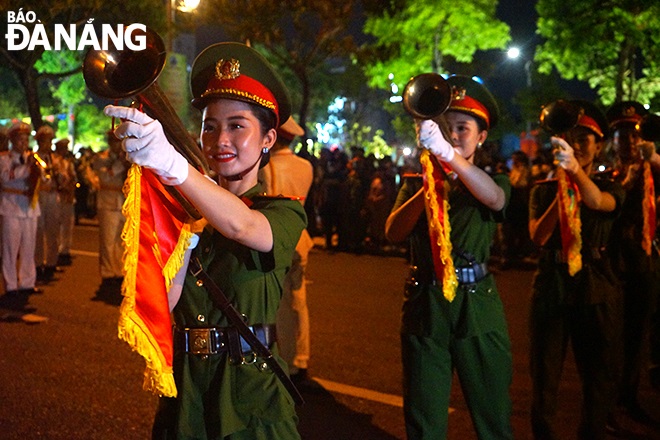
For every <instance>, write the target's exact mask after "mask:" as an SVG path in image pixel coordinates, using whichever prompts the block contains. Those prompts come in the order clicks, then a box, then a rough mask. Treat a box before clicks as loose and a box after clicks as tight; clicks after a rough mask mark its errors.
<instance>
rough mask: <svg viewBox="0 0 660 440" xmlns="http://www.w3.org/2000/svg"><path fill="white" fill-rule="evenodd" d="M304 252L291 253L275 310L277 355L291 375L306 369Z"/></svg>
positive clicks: (307, 359)
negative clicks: (285, 364)
mask: <svg viewBox="0 0 660 440" xmlns="http://www.w3.org/2000/svg"><path fill="white" fill-rule="evenodd" d="M306 254H307V252H305V256H302V255H301V254H300V253H298V252H297V251H296V252H294V255H293V262H292V264H291V269H290V270H289V272H288V273H287V275H286V278H285V279H284V288H283V292H282V301H281V302H280V308H279V309H278V310H277V345H278V347H279V352H280V356H282V359H284V360H285V361H286V363H287V364H288V365H289V370H290V372H291V374H295V373H296V372H297V371H298V369H299V368H307V364H308V362H309V351H310V350H309V348H310V342H309V309H308V307H307V287H306V286H305V268H306V267H307V255H306Z"/></svg>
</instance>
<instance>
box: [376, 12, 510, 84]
mask: <svg viewBox="0 0 660 440" xmlns="http://www.w3.org/2000/svg"><path fill="white" fill-rule="evenodd" d="M496 6H497V0H465V1H461V2H456V1H454V0H405V1H404V0H398V1H394V2H392V3H391V6H390V8H389V9H386V10H385V11H383V12H382V13H381V14H373V13H372V14H370V16H369V18H368V19H367V21H366V23H365V26H364V32H365V34H368V35H372V36H374V37H375V39H376V42H375V43H374V44H373V45H372V46H371V49H370V51H371V54H370V58H371V60H367V65H366V67H365V71H366V74H367V77H368V78H369V84H370V85H371V86H373V87H379V88H383V89H390V88H391V87H392V84H394V85H396V88H397V89H398V90H402V89H403V87H404V86H405V84H406V83H407V82H408V80H409V79H410V78H411V77H412V76H414V75H417V74H419V73H424V72H436V73H450V72H449V71H448V69H447V66H448V65H449V63H452V62H454V61H455V62H459V63H469V62H471V61H472V59H473V56H474V53H475V52H476V51H477V50H487V49H495V48H503V47H504V46H505V45H506V43H507V42H508V41H509V39H510V37H509V26H508V25H507V24H505V23H503V22H501V21H499V20H498V19H497V18H496V17H495V8H496ZM390 74H393V75H394V76H393V77H391V76H390Z"/></svg>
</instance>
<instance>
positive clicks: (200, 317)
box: [197, 315, 206, 322]
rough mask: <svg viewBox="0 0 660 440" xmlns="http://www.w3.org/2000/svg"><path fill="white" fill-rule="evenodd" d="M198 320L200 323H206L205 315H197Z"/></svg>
mask: <svg viewBox="0 0 660 440" xmlns="http://www.w3.org/2000/svg"><path fill="white" fill-rule="evenodd" d="M197 320H198V321H199V322H204V321H206V317H205V316H204V315H197Z"/></svg>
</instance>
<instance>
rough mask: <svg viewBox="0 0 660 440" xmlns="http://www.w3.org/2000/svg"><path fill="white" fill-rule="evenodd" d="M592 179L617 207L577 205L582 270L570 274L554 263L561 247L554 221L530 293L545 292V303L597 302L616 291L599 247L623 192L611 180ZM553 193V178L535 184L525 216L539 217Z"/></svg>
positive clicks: (605, 242)
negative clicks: (610, 197) (578, 208)
mask: <svg viewBox="0 0 660 440" xmlns="http://www.w3.org/2000/svg"><path fill="white" fill-rule="evenodd" d="M593 181H594V183H595V184H596V185H597V186H598V187H599V188H600V190H601V191H605V192H608V193H610V194H612V196H613V197H614V199H615V200H616V206H617V207H616V209H615V210H614V211H612V212H602V211H594V210H592V209H589V208H587V207H586V206H584V204H582V205H581V207H580V220H581V222H582V230H581V236H582V252H581V253H582V270H580V271H579V272H578V273H576V274H575V276H573V277H571V276H570V275H568V265H567V264H565V263H561V262H559V263H558V262H557V259H556V255H557V252H560V250H561V248H562V246H561V233H560V228H559V223H557V226H556V227H555V230H554V231H553V233H552V236H551V237H550V238H549V239H548V242H547V243H546V244H545V246H543V249H542V250H541V257H540V258H539V266H538V270H537V272H536V274H535V277H534V294H535V295H545V301H549V304H598V303H602V302H604V301H605V300H606V299H607V298H610V297H612V295H617V293H618V280H617V279H616V277H615V276H614V273H613V271H612V268H611V265H610V259H609V258H608V252H607V251H604V250H603V249H605V248H606V247H607V245H608V242H609V240H610V233H611V231H612V226H613V224H614V221H615V220H616V219H617V217H618V216H619V214H620V212H621V206H622V204H623V201H624V198H625V193H624V191H623V188H622V187H621V185H620V184H618V183H617V182H614V181H612V180H609V179H598V178H594V179H593ZM556 196H557V182H556V181H550V182H546V183H541V184H537V185H535V186H534V187H533V188H532V192H531V195H530V201H529V218H530V219H538V218H540V217H541V216H542V215H543V213H544V212H545V211H546V210H547V209H548V207H549V206H550V204H551V203H552V201H553V200H554V198H555V197H556Z"/></svg>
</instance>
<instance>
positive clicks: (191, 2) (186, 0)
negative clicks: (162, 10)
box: [166, 0, 200, 52]
mask: <svg viewBox="0 0 660 440" xmlns="http://www.w3.org/2000/svg"><path fill="white" fill-rule="evenodd" d="M199 2H200V0H167V10H166V14H167V46H166V50H167V51H168V52H172V40H173V34H174V22H175V21H176V11H177V9H178V10H179V11H181V12H193V11H194V10H195V9H197V6H199Z"/></svg>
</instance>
